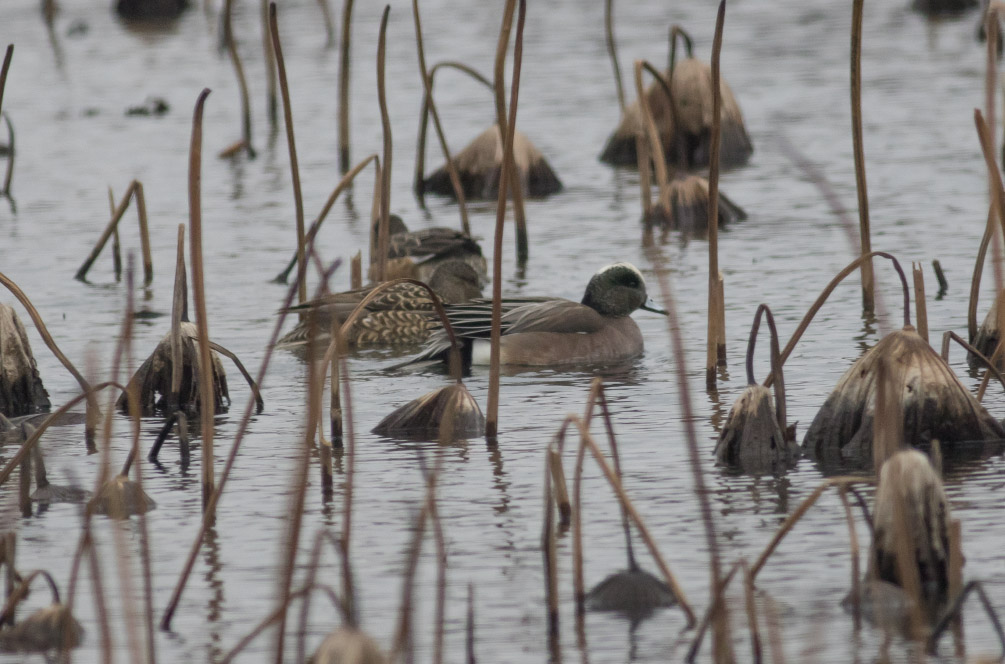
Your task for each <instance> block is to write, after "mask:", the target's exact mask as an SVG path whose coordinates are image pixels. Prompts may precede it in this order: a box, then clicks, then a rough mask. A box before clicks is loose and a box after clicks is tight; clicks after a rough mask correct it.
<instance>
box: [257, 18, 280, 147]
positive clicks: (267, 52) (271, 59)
mask: <svg viewBox="0 0 1005 664" xmlns="http://www.w3.org/2000/svg"><path fill="white" fill-rule="evenodd" d="M261 18H262V52H263V59H264V60H265V109H266V115H267V116H268V118H269V126H271V127H272V128H273V129H275V127H276V117H277V108H278V104H279V102H278V100H277V99H276V53H275V51H273V50H272V34H271V32H270V31H269V0H262V2H261Z"/></svg>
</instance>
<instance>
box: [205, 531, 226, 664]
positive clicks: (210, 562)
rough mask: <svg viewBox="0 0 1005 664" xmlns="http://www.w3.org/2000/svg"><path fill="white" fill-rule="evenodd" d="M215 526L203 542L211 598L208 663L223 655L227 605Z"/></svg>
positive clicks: (207, 532) (209, 603) (207, 605)
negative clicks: (223, 631)
mask: <svg viewBox="0 0 1005 664" xmlns="http://www.w3.org/2000/svg"><path fill="white" fill-rule="evenodd" d="M217 538H218V536H217V533H216V527H215V526H212V525H211V526H208V527H207V528H206V536H205V538H204V540H203V547H202V552H203V561H204V562H205V564H206V568H207V569H206V574H205V576H204V577H203V578H204V579H205V581H206V586H207V587H208V588H209V589H210V596H209V599H208V601H207V602H206V626H207V628H208V637H209V639H208V642H207V643H206V661H207V662H215V661H218V660H219V659H220V656H221V655H222V654H223V649H222V647H221V641H222V639H221V634H220V627H221V618H222V616H223V610H224V607H225V603H226V598H225V597H224V594H223V579H222V578H221V577H222V573H223V563H222V561H221V560H220V545H219V543H218V541H217Z"/></svg>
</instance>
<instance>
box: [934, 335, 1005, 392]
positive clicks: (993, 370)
mask: <svg viewBox="0 0 1005 664" xmlns="http://www.w3.org/2000/svg"><path fill="white" fill-rule="evenodd" d="M950 339H952V340H953V341H955V342H956V343H958V344H959V345H961V346H963V348H965V349H966V350H967V352H968V353H970V354H972V355H973V356H974V357H976V358H977V359H978V360H979V361H980V363H981V364H983V365H984V368H985V370H986V372H985V376H987V375H988V374H990V375H993V376H994V377H995V378H996V379H997V380H998V382H999V383H1001V385H1002V388H1003V389H1005V376H1003V375H1002V373H1001V371H999V370H998V367H996V366H995V364H994V362H992V361H991V360H989V359H988V358H987V356H985V355H984V353H982V352H980V351H979V350H977V349H976V348H974V347H973V346H971V345H970V344H968V343H967V342H966V341H964V340H963V339H962V337H960V335H958V334H956V333H955V332H953V331H952V330H946V331H945V332H944V333H943V334H942V344H943V348H945V351H946V355H948V354H949V340H950ZM942 359H943V360H945V361H946V362H947V363H948V362H949V360H948V359H947V358H946V357H943V358H942ZM984 380H985V382H986V381H987V378H986V377H985V379H984ZM979 400H980V399H978V401H979Z"/></svg>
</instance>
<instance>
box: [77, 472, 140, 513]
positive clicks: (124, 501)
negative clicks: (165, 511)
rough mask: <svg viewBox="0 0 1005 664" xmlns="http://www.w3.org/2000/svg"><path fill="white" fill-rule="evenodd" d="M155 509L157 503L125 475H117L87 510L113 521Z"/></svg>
mask: <svg viewBox="0 0 1005 664" xmlns="http://www.w3.org/2000/svg"><path fill="white" fill-rule="evenodd" d="M155 507H157V503H156V502H154V500H153V499H152V498H151V497H150V496H148V495H147V494H146V493H145V492H144V491H143V489H141V488H140V485H139V484H137V483H136V482H133V481H132V480H130V479H129V478H128V477H126V475H124V474H122V475H116V476H115V477H113V478H112V479H110V480H108V481H107V482H105V483H104V484H103V485H101V488H100V489H99V490H98V493H97V494H96V495H95V496H94V497H93V498H91V500H90V501H88V503H87V509H88V511H90V512H91V513H92V514H107V515H108V516H110V517H112V518H113V519H126V518H128V517H130V516H132V515H134V514H145V513H147V512H149V511H150V510H152V509H154V508H155Z"/></svg>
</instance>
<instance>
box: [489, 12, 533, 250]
mask: <svg viewBox="0 0 1005 664" xmlns="http://www.w3.org/2000/svg"><path fill="white" fill-rule="evenodd" d="M524 1H525V0H524ZM514 4H515V3H514V0H507V2H506V8H505V10H504V11H503V24H502V29H501V30H500V32H499V44H498V46H497V48H496V59H495V70H494V72H495V91H496V122H497V124H498V125H499V138H500V139H501V141H502V142H503V144H505V143H506V142H507V141H510V142H512V139H511V138H510V136H509V134H510V133H511V132H510V130H511V129H512V130H513V131H516V116H515V115H514V111H513V110H512V109H514V108H515V107H516V104H514V103H513V102H512V101H511V102H510V109H511V110H510V114H511V116H512V117H511V119H510V120H509V121H507V119H506V91H505V81H504V69H505V67H504V64H505V61H506V50H507V48H508V46H509V34H510V29H511V28H512V25H513V8H514ZM521 11H522V12H523V13H522V14H520V16H523V15H524V14H525V13H526V10H525V9H522V10H521ZM520 16H518V17H517V36H516V42H515V43H514V45H513V58H514V60H513V82H512V88H513V89H512V92H511V94H516V92H517V90H518V87H519V81H520V65H519V62H518V59H519V56H518V55H517V52H518V51H522V50H523V44H522V42H523V24H522V23H521V21H522V20H523V19H522V18H520ZM503 168H505V169H506V171H507V175H508V177H509V182H510V189H511V192H510V195H511V196H512V198H513V219H514V221H515V226H516V256H517V263H518V264H519V265H523V264H524V263H526V262H527V256H528V252H529V248H528V241H527V215H526V212H525V211H524V204H523V184H522V182H521V180H520V178H519V177H517V170H516V164H515V162H513V161H510V163H509V165H508V166H507V165H506V161H505V158H504V159H503ZM500 179H501V177H500Z"/></svg>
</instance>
